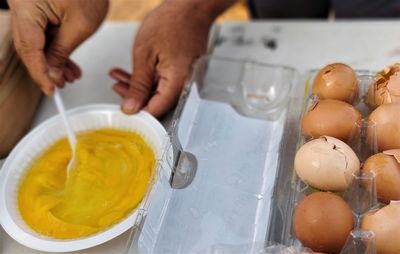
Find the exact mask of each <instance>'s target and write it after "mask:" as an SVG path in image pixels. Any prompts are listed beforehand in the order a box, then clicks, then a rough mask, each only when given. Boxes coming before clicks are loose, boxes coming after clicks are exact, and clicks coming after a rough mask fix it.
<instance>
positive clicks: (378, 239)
mask: <svg viewBox="0 0 400 254" xmlns="http://www.w3.org/2000/svg"><path fill="white" fill-rule="evenodd" d="M361 229H364V230H371V231H372V232H374V234H375V245H376V250H377V252H378V254H392V253H400V240H399V239H400V238H399V237H400V203H399V202H398V201H397V202H394V201H392V202H391V203H390V204H389V205H387V206H385V207H383V208H381V209H379V210H378V211H376V212H372V213H368V214H366V215H365V216H364V218H363V220H362V222H361Z"/></svg>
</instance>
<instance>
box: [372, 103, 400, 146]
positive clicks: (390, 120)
mask: <svg viewBox="0 0 400 254" xmlns="http://www.w3.org/2000/svg"><path fill="white" fill-rule="evenodd" d="M369 119H370V120H371V121H373V122H375V123H376V127H375V129H376V130H375V131H376V138H377V143H378V149H379V150H380V151H384V150H390V149H400V103H389V104H383V105H381V106H379V107H378V108H376V109H375V110H374V111H373V112H372V113H371V115H370V116H369Z"/></svg>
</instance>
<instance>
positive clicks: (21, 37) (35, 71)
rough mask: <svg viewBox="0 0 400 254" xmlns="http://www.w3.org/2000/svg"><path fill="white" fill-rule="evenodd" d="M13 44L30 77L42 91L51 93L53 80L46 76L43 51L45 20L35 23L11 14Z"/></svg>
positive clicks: (45, 62)
mask: <svg viewBox="0 0 400 254" xmlns="http://www.w3.org/2000/svg"><path fill="white" fill-rule="evenodd" d="M11 19H12V33H13V38H14V45H15V48H16V51H17V53H18V55H19V56H20V58H21V60H22V62H23V63H24V64H25V66H26V67H27V70H28V72H29V74H30V76H31V77H32V79H33V80H34V81H35V83H37V84H38V85H39V86H40V88H41V89H42V91H43V92H44V93H45V94H47V95H51V94H53V90H54V86H55V82H54V81H53V80H52V79H51V78H50V77H49V76H48V71H49V69H48V65H47V61H46V57H45V54H44V52H43V49H44V46H45V34H44V27H45V26H46V21H43V22H42V23H40V22H39V23H37V22H34V21H31V20H29V18H27V17H25V16H21V17H20V16H18V15H17V13H15V12H14V11H13V12H12V15H11Z"/></svg>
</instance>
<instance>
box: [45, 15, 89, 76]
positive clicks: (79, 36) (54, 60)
mask: <svg viewBox="0 0 400 254" xmlns="http://www.w3.org/2000/svg"><path fill="white" fill-rule="evenodd" d="M75 23H76V22H72V21H71V20H70V21H68V22H64V23H62V24H61V25H60V27H59V28H58V30H57V32H56V33H54V35H53V36H54V37H53V40H52V41H51V42H50V44H49V46H48V48H47V49H46V58H47V62H48V65H49V66H50V67H51V68H55V69H59V70H63V69H64V67H69V68H70V69H71V70H72V72H73V74H74V76H75V75H77V76H80V75H81V71H80V69H79V67H78V66H77V65H76V64H75V63H74V62H72V61H71V60H70V58H69V56H70V54H71V53H72V52H73V51H74V50H75V49H76V47H78V45H79V44H81V43H82V42H83V41H84V40H85V39H86V38H87V37H88V36H89V34H88V33H87V32H81V31H79V29H77V28H76V26H74V24H75Z"/></svg>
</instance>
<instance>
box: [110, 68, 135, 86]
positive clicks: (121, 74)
mask: <svg viewBox="0 0 400 254" xmlns="http://www.w3.org/2000/svg"><path fill="white" fill-rule="evenodd" d="M109 74H110V77H111V78H113V79H115V80H116V81H120V82H124V83H129V81H130V79H131V74H129V73H128V72H126V71H124V70H122V69H120V68H114V69H111V71H110V73H109Z"/></svg>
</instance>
